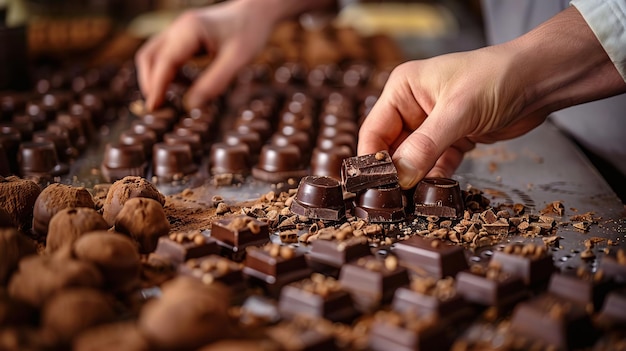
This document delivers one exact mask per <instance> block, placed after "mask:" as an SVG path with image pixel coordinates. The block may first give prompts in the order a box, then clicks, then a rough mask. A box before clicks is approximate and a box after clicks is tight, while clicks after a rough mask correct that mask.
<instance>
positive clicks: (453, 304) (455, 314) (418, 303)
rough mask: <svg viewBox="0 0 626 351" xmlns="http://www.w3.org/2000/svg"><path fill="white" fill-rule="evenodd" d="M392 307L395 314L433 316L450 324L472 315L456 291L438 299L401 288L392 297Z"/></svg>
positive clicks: (469, 308)
mask: <svg viewBox="0 0 626 351" xmlns="http://www.w3.org/2000/svg"><path fill="white" fill-rule="evenodd" d="M392 307H393V309H394V310H395V311H397V312H408V311H411V313H414V314H416V315H418V316H422V317H426V316H428V315H431V314H435V315H437V316H438V317H439V318H442V319H446V320H450V321H452V322H457V321H462V320H467V318H468V317H471V316H472V315H473V311H472V309H471V307H470V305H469V304H468V303H467V301H465V299H463V297H462V296H461V294H459V293H458V292H456V291H454V292H452V293H451V295H446V296H445V297H443V298H440V297H438V296H433V295H428V294H424V293H422V292H417V291H415V290H413V289H410V288H405V287H401V288H398V290H396V293H395V295H394V296H393V302H392Z"/></svg>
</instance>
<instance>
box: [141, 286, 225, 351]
mask: <svg viewBox="0 0 626 351" xmlns="http://www.w3.org/2000/svg"><path fill="white" fill-rule="evenodd" d="M225 301H228V290H227V289H226V288H225V287H224V286H223V285H221V284H218V283H215V284H211V285H205V284H203V283H202V282H200V281H199V280H197V279H194V278H191V277H178V278H175V279H174V280H171V281H169V282H167V283H165V284H163V287H162V295H161V298H159V299H158V300H152V301H149V302H148V303H147V304H146V306H145V307H144V308H143V310H142V311H141V315H140V316H139V329H140V330H141V332H142V334H143V335H144V336H146V337H147V338H148V340H149V341H150V342H151V344H152V345H155V346H156V345H158V348H159V349H165V350H187V349H190V350H192V349H197V348H198V347H200V346H203V345H205V344H208V343H210V342H211V341H214V340H217V339H222V338H226V337H228V335H229V334H231V322H230V318H229V316H228V303H225Z"/></svg>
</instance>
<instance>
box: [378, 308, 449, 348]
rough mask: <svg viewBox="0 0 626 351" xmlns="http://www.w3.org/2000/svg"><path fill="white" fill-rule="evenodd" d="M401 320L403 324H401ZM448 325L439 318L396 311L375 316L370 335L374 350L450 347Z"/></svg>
mask: <svg viewBox="0 0 626 351" xmlns="http://www.w3.org/2000/svg"><path fill="white" fill-rule="evenodd" d="M398 322H399V323H398ZM446 328H447V326H446V325H445V324H444V323H442V322H441V321H440V320H438V319H437V318H435V317H432V316H430V317H427V318H417V317H416V316H413V315H411V314H409V313H402V314H401V313H398V312H395V311H391V312H384V313H379V314H377V315H376V317H375V318H374V322H373V323H372V327H371V330H370V337H369V349H370V350H376V351H379V350H385V351H386V350H398V351H409V350H447V349H448V348H449V347H450V346H451V345H450V343H451V339H450V338H449V337H447V335H446Z"/></svg>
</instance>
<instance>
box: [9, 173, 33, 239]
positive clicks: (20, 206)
mask: <svg viewBox="0 0 626 351" xmlns="http://www.w3.org/2000/svg"><path fill="white" fill-rule="evenodd" d="M39 193H41V189H40V188H39V185H37V183H35V182H33V181H32V180H26V179H20V178H18V177H15V176H10V177H6V178H4V177H0V208H2V209H3V210H5V211H6V212H7V213H8V214H9V215H10V216H11V218H12V220H13V225H15V226H16V227H18V228H19V229H21V230H23V229H28V228H30V226H31V224H32V221H33V207H34V206H35V201H36V200H37V196H39Z"/></svg>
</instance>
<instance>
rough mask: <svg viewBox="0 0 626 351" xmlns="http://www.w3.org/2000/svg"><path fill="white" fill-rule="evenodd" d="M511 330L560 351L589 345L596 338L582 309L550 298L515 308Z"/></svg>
mask: <svg viewBox="0 0 626 351" xmlns="http://www.w3.org/2000/svg"><path fill="white" fill-rule="evenodd" d="M511 331H512V332H514V333H518V334H519V335H522V336H525V337H527V338H529V339H532V340H540V341H542V342H544V343H546V344H547V345H551V346H552V347H555V348H556V349H559V350H573V349H580V348H585V347H588V346H591V345H592V344H593V342H594V340H595V339H596V337H597V331H596V330H594V328H593V325H592V324H591V320H590V319H589V316H588V315H587V313H586V312H585V309H584V308H582V307H581V306H580V305H576V304H572V303H569V302H567V301H563V299H561V298H558V297H556V296H552V295H541V296H539V297H537V298H535V299H533V300H531V301H529V302H522V303H520V304H519V305H517V307H516V308H515V311H514V312H513V316H512V318H511Z"/></svg>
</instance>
